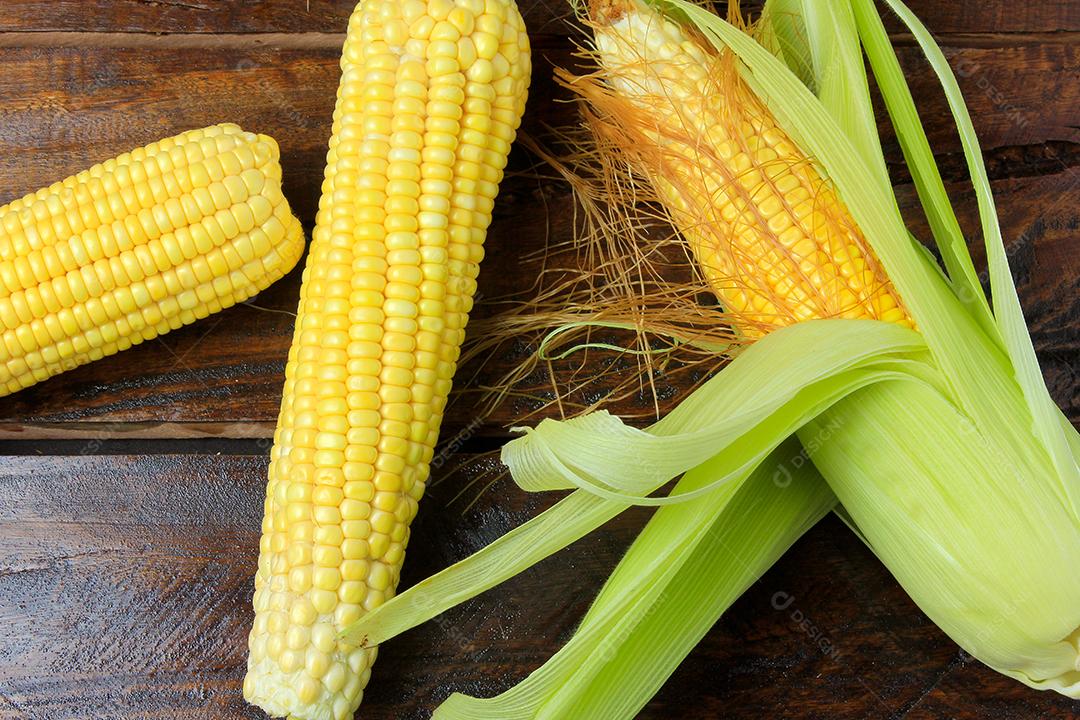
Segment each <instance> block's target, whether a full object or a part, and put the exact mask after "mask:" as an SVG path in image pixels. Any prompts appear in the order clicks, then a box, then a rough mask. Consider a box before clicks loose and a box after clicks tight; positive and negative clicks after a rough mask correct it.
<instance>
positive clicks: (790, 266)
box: [589, 0, 913, 337]
mask: <svg viewBox="0 0 1080 720" xmlns="http://www.w3.org/2000/svg"><path fill="white" fill-rule="evenodd" d="M591 15H592V20H593V30H594V37H595V42H596V53H597V56H598V59H599V60H600V62H601V64H602V67H603V72H602V76H603V79H604V81H605V82H606V83H607V84H608V87H610V88H611V89H612V90H613V91H614V92H612V93H602V92H601V93H593V94H591V95H590V96H589V99H590V100H592V101H593V106H594V108H596V109H598V110H599V111H600V112H602V113H603V114H604V117H603V118H600V120H601V121H602V122H601V123H600V124H601V125H602V126H605V129H606V131H607V132H615V133H619V134H621V135H622V137H621V138H619V141H618V142H617V143H613V144H615V145H618V146H619V147H621V148H625V150H624V151H625V152H626V153H628V154H629V155H631V156H632V163H633V165H634V166H635V167H637V168H638V169H639V170H640V171H641V172H643V173H645V174H646V175H647V176H648V177H649V180H650V181H651V182H652V185H653V187H654V188H655V189H656V191H657V192H658V194H659V195H660V199H661V201H662V203H663V205H664V206H665V207H666V208H667V209H668V211H669V212H670V213H671V215H672V219H673V220H674V222H675V224H676V226H677V227H679V229H680V231H681V232H682V234H683V235H684V236H685V237H686V238H687V240H688V242H689V244H690V247H691V248H692V250H693V253H694V255H695V257H696V259H697V262H698V265H699V267H700V269H701V271H702V273H703V274H704V275H705V279H706V280H707V281H708V282H709V284H710V286H711V287H712V289H713V291H714V292H715V293H716V295H717V296H718V298H719V299H720V301H721V304H722V305H723V306H724V308H725V309H726V310H727V311H728V312H729V313H731V314H732V315H733V316H734V317H735V318H736V321H737V324H738V326H739V328H740V329H741V330H742V331H743V332H744V333H745V334H746V335H747V336H750V337H754V336H759V335H762V334H764V333H766V332H768V331H770V330H773V329H776V328H779V327H783V326H785V325H790V324H792V323H795V322H799V321H803V320H810V319H813V318H864V319H865V318H872V319H879V320H886V321H892V322H898V323H900V324H903V325H908V326H912V325H913V322H912V321H911V319H910V318H909V317H908V315H907V312H906V311H905V310H904V307H903V304H902V303H901V301H900V298H899V297H898V295H897V294H896V292H895V290H894V288H893V286H892V283H891V282H890V281H889V280H888V278H887V277H886V276H885V274H884V272H883V271H882V269H881V268H880V265H879V263H878V262H877V260H876V258H875V257H874V254H873V252H872V251H871V249H870V248H869V246H868V245H867V243H866V240H865V238H864V237H863V235H862V233H861V231H860V230H859V227H858V225H857V224H856V223H855V221H854V219H853V218H852V217H851V215H850V213H849V212H848V209H847V208H846V207H845V206H844V204H843V202H842V201H841V200H840V199H839V197H837V195H836V193H835V191H834V190H833V189H832V187H831V185H830V184H829V183H828V182H827V181H826V180H825V179H824V178H823V177H822V176H821V174H820V173H819V171H818V170H817V168H816V167H815V166H814V164H813V163H812V162H811V161H810V159H809V158H808V157H807V156H806V155H805V154H804V153H803V152H802V150H801V149H799V147H798V146H797V145H796V144H795V142H793V141H792V139H791V138H790V137H789V136H788V134H787V133H786V132H785V131H784V130H783V129H782V128H781V127H780V126H779V125H778V124H777V122H776V119H775V118H774V116H773V114H772V112H771V111H770V110H769V109H768V107H766V106H765V104H764V103H763V102H762V101H761V99H760V98H758V96H757V95H756V94H754V93H753V92H752V91H751V90H750V89H749V88H748V87H747V86H746V85H745V83H744V82H742V81H741V80H740V78H739V76H738V70H737V68H736V67H735V64H734V59H733V58H730V57H725V56H721V55H719V54H717V53H716V52H715V51H714V50H712V48H711V47H707V46H706V44H704V43H701V42H699V41H698V40H697V39H695V38H692V37H690V36H688V35H687V33H686V31H685V30H684V29H683V28H682V27H681V26H679V25H678V24H676V23H674V22H672V21H671V20H669V19H667V18H665V17H664V16H662V15H660V14H659V13H656V12H653V11H650V10H646V9H644V8H642V7H641V6H639V4H638V3H635V2H632V1H629V2H627V1H624V0H599V1H598V2H594V3H593V6H592V8H591ZM627 103H629V104H630V107H626V105H627ZM702 218H708V221H707V222H702Z"/></svg>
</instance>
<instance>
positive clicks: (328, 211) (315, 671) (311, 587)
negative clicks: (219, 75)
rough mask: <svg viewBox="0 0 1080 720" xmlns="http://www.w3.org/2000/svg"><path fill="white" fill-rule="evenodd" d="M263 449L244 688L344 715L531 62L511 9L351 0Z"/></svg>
mask: <svg viewBox="0 0 1080 720" xmlns="http://www.w3.org/2000/svg"><path fill="white" fill-rule="evenodd" d="M341 67H342V78H341V84H340V87H339V89H338V101H337V108H336V110H335V113H334V129H333V137H332V138H331V140H330V150H329V153H328V156H327V168H326V179H325V182H324V184H323V197H322V201H321V203H320V208H319V214H318V218H317V224H316V229H315V234H314V237H313V241H312V245H311V253H310V256H309V259H308V263H307V268H306V269H305V272H304V282H303V287H302V290H301V298H300V306H299V310H298V317H297V321H296V334H295V336H294V340H293V345H292V349H291V350H290V353H289V362H288V365H287V367H286V373H285V375H286V380H285V390H284V397H283V398H282V404H281V414H280V417H279V421H278V428H277V432H276V433H275V437H274V447H273V451H272V453H271V465H270V471H269V483H268V485H267V495H266V508H265V516H264V518H263V526H262V531H263V534H262V541H261V544H260V554H259V567H258V573H257V575H256V577H255V597H254V605H255V622H254V626H253V628H252V631H251V636H250V641H249V647H250V656H249V660H248V673H247V677H246V679H245V681H244V695H245V697H246V698H247V699H248V700H249V701H250V702H252V703H254V704H257V705H259V706H261V707H262V708H264V709H265V710H267V711H268V712H270V713H271V714H273V715H279V716H280V715H287V716H290V717H294V718H299V719H300V720H331V719H332V720H343V719H344V718H348V717H350V716H351V715H352V713H353V711H354V710H355V709H356V708H357V706H358V705H359V704H360V700H361V696H362V693H363V689H364V687H365V686H366V684H367V682H368V679H369V677H370V674H371V664H372V662H373V661H374V660H375V654H376V649H375V648H363V647H359V646H357V645H351V644H348V643H344V642H340V641H339V639H338V633H339V631H341V630H342V629H344V628H345V627H346V626H347V625H348V624H349V623H351V622H353V621H354V620H356V619H357V618H358V617H360V615H361V614H362V613H363V612H365V611H367V610H370V609H372V608H375V607H378V606H379V605H380V604H381V603H382V602H383V601H385V600H386V599H387V598H389V597H391V596H392V595H393V594H394V589H395V587H396V585H397V582H398V576H399V573H400V570H401V564H402V559H403V557H404V554H405V545H406V543H407V542H408V539H409V523H410V521H411V520H412V519H413V517H414V515H415V514H416V510H417V502H418V501H419V499H420V496H421V495H422V494H423V491H424V485H425V482H426V480H427V477H428V470H429V463H430V462H431V460H432V455H433V452H434V446H435V442H436V439H437V437H438V431H439V423H440V420H441V418H442V414H443V409H444V407H445V404H446V400H447V393H448V392H449V390H450V385H451V379H452V376H453V374H454V370H455V366H456V362H457V359H458V355H459V351H460V344H461V342H462V339H463V336H464V330H465V323H466V321H467V319H468V314H469V311H470V310H471V308H472V303H473V294H474V292H475V290H476V276H477V271H478V267H479V262H480V260H481V258H482V256H483V241H484V236H485V234H486V231H487V227H488V225H489V223H490V222H491V212H492V207H493V203H494V200H495V196H496V193H497V192H498V185H499V182H500V180H501V179H502V175H503V168H504V167H505V165H506V162H507V156H508V154H509V152H510V145H511V142H512V141H513V139H514V135H515V132H516V130H517V128H518V125H519V123H520V121H521V115H522V113H523V111H524V105H525V98H526V93H527V89H528V83H529V76H530V75H529V73H530V61H529V45H528V38H527V37H526V34H525V27H524V23H523V22H522V19H521V16H520V15H519V14H518V11H517V8H516V7H515V5H514V3H513V2H512V1H509V0H459V1H458V2H456V3H455V2H452V1H451V0H426V1H425V0H406V1H405V2H400V1H399V0H364V2H362V3H360V5H359V6H357V8H356V11H355V12H354V13H353V15H352V18H351V19H350V21H349V32H348V36H347V39H346V42H345V48H344V52H343V56H342V61H341Z"/></svg>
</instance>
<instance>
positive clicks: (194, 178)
mask: <svg viewBox="0 0 1080 720" xmlns="http://www.w3.org/2000/svg"><path fill="white" fill-rule="evenodd" d="M303 246H304V238H303V231H302V229H301V227H300V223H299V221H297V220H296V218H294V217H293V215H292V213H291V211H290V210H289V205H288V203H287V202H286V200H285V198H284V196H283V195H282V194H281V168H280V166H279V165H278V150H277V145H276V144H275V143H274V141H273V140H272V139H271V138H269V137H266V136H264V135H255V134H252V133H246V132H243V131H242V130H241V129H240V128H239V127H237V126H235V125H218V126H215V127H209V128H206V129H202V130H193V131H190V132H186V133H183V134H181V135H178V136H176V137H173V138H168V139H166V140H162V141H160V142H156V143H151V144H150V145H147V146H146V147H144V148H140V149H137V150H133V151H132V152H130V153H126V154H124V155H121V156H120V157H118V158H116V159H113V160H109V161H107V162H105V163H102V164H100V165H96V166H94V167H92V168H90V169H89V170H86V171H85V172H82V173H79V174H78V175H75V176H73V177H69V178H68V179H66V180H64V181H63V182H59V183H56V184H55V185H52V186H50V187H47V188H44V189H42V190H39V191H38V192H36V193H34V194H32V195H27V196H26V197H24V198H22V199H20V200H16V201H14V202H12V203H11V204H9V205H6V206H4V207H3V208H0V331H2V333H3V342H0V395H7V394H9V393H13V392H16V391H18V390H21V389H23V388H26V387H29V386H30V385H33V384H34V383H36V382H40V381H42V380H45V379H47V378H49V377H52V376H53V375H56V374H58V373H60V372H63V371H65V370H70V369H72V368H74V367H77V366H79V365H83V364H85V363H88V362H90V361H91V360H97V359H98V358H102V357H105V356H107V355H112V354H114V353H116V352H119V351H121V350H124V349H127V348H129V347H131V346H132V345H137V344H139V343H141V342H142V341H143V340H150V339H153V338H154V337H157V336H158V335H162V334H164V333H167V332H168V331H169V330H175V329H176V328H179V327H181V326H183V325H186V324H188V323H192V322H194V321H195V320H197V319H199V318H204V317H206V316H207V315H210V314H211V313H215V312H218V311H219V310H221V309H223V308H226V307H229V306H231V305H233V304H235V303H238V302H242V301H244V300H246V299H248V298H250V297H252V296H253V295H255V294H257V293H258V292H259V291H260V290H263V289H264V288H266V287H268V286H269V285H270V284H271V283H273V282H274V281H275V280H277V279H278V278H280V277H281V276H282V275H284V274H285V273H287V272H288V271H289V270H290V269H291V268H292V267H293V266H294V265H295V264H296V262H297V261H298V260H299V259H300V255H301V254H302V252H303Z"/></svg>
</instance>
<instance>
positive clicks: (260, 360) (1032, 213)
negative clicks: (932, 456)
mask: <svg viewBox="0 0 1080 720" xmlns="http://www.w3.org/2000/svg"><path fill="white" fill-rule="evenodd" d="M271 4H272V3H271ZM564 44H565V43H564ZM285 45H287V43H286V44H285ZM951 52H952V61H953V63H954V65H955V66H956V67H957V69H958V72H959V73H960V74H961V76H962V77H961V80H962V82H964V83H965V84H966V85H967V86H968V88H967V90H968V91H967V96H968V98H969V102H970V104H971V107H972V113H973V115H974V117H975V119H976V122H977V125H978V128H979V131H980V137H981V139H982V141H983V144H984V146H985V147H986V148H988V152H989V154H990V158H991V160H992V161H993V160H994V159H995V158H998V159H999V161H998V162H997V163H996V164H995V163H993V162H992V168H993V169H994V170H995V173H996V175H997V176H999V177H1000V178H1002V179H1000V180H999V181H998V182H997V190H998V203H999V207H1000V209H1001V212H1002V216H1003V221H1004V226H1005V234H1006V237H1007V238H1009V239H1010V240H1014V241H1016V242H1017V243H1018V245H1017V246H1018V247H1023V248H1026V249H1025V250H1024V252H1022V253H1019V254H1017V255H1016V257H1014V263H1024V265H1023V267H1022V268H1021V267H1020V266H1019V265H1018V269H1020V270H1023V273H1022V275H1021V281H1022V285H1023V286H1022V288H1021V292H1022V295H1023V299H1024V300H1025V303H1026V305H1025V306H1026V307H1027V308H1028V310H1029V314H1030V319H1031V321H1032V323H1033V326H1034V328H1035V330H1036V340H1037V342H1038V344H1039V348H1040V350H1043V351H1044V352H1043V359H1044V363H1045V364H1046V368H1047V373H1048V376H1049V378H1050V382H1051V385H1052V386H1053V389H1054V391H1055V393H1056V395H1057V397H1058V398H1059V400H1060V401H1061V402H1062V403H1063V404H1064V405H1065V407H1066V409H1067V411H1068V412H1069V413H1070V416H1071V417H1073V418H1074V419H1075V418H1077V417H1080V415H1078V413H1080V407H1078V406H1080V399H1078V398H1077V397H1076V392H1077V391H1076V389H1075V388H1076V382H1075V377H1076V376H1077V374H1078V372H1080V371H1078V369H1077V361H1076V357H1077V355H1076V352H1075V350H1076V347H1077V344H1078V341H1077V334H1078V333H1080V318H1078V317H1077V312H1078V310H1077V307H1076V304H1075V303H1076V300H1075V298H1076V293H1075V283H1076V282H1077V280H1076V278H1077V277H1078V275H1080V270H1078V269H1077V265H1076V257H1077V254H1076V252H1075V247H1076V244H1075V243H1076V240H1075V233H1074V232H1072V230H1073V229H1075V227H1076V226H1077V223H1078V222H1080V218H1078V217H1077V214H1076V210H1075V208H1076V207H1077V200H1078V199H1080V191H1078V189H1077V187H1076V184H1075V182H1074V179H1075V169H1074V168H1075V167H1077V166H1080V152H1077V151H1076V148H1077V147H1078V144H1076V143H1075V142H1073V141H1075V140H1076V136H1077V133H1080V130H1077V129H1076V128H1078V127H1080V86H1078V85H1077V84H1076V83H1075V82H1073V78H1075V76H1076V74H1077V72H1080V50H1078V48H1077V47H1076V46H1070V45H1067V44H1062V43H1049V44H1041V45H1031V46H1022V47H1011V48H1006V49H986V48H966V49H960V48H954V49H952V50H951ZM901 54H902V56H903V57H904V58H906V61H905V64H906V65H908V66H909V70H910V71H911V72H912V74H913V75H914V76H915V77H916V78H917V80H916V81H915V82H914V83H913V90H914V92H915V94H916V97H917V98H919V99H920V107H921V108H922V110H923V112H924V117H925V118H926V120H927V124H928V127H929V128H930V135H931V140H932V141H933V142H934V144H935V147H936V148H938V149H939V150H941V151H942V152H944V153H946V160H947V164H948V165H949V166H951V167H953V168H955V167H957V162H956V158H955V157H949V156H948V153H955V151H956V148H957V140H956V138H955V136H954V134H953V133H952V131H951V130H950V129H949V128H950V125H949V123H948V122H947V120H946V119H945V117H944V106H943V102H944V101H943V99H942V98H941V96H940V93H939V91H938V90H937V88H936V87H935V86H934V85H933V83H932V82H931V81H930V80H928V79H927V69H926V68H925V67H921V66H920V63H919V62H918V61H917V60H916V59H915V58H916V57H917V52H916V51H915V50H914V49H913V48H906V49H903V48H902V52H901ZM536 59H537V68H536V72H535V78H534V87H533V94H532V98H531V101H530V106H529V112H528V115H527V120H526V131H527V132H529V133H530V134H532V135H534V136H539V135H542V133H543V132H544V130H543V128H544V127H545V125H557V124H567V123H572V122H573V121H574V115H573V113H574V108H573V106H572V105H569V104H566V103H560V102H555V101H554V100H555V99H556V98H561V97H564V95H563V94H562V93H561V92H560V90H559V89H558V88H556V87H555V85H554V83H553V82H552V79H551V68H552V65H553V64H559V65H566V64H569V63H571V62H572V59H571V57H570V53H569V50H568V49H567V48H566V47H564V46H558V45H556V46H554V47H552V49H550V50H544V51H543V52H540V53H537V58H536ZM0 63H2V64H3V66H4V67H5V68H6V69H7V72H6V73H5V75H4V77H3V78H0V150H3V152H2V153H0V202H4V201H7V200H10V199H12V198H14V197H18V196H19V195H21V194H24V193H25V192H27V191H29V190H32V189H34V188H37V187H39V186H43V185H46V184H48V183H50V182H53V181H55V180H57V179H59V178H62V177H64V176H66V175H69V174H72V173H74V172H77V171H78V170H81V169H83V168H85V167H87V166H89V165H91V164H93V163H94V162H97V161H100V160H102V159H104V158H107V157H111V156H113V155H116V154H118V153H120V152H123V151H125V150H128V149H130V148H131V147H133V146H136V145H139V144H142V143H145V142H149V141H151V140H153V139H156V138H159V137H164V136H167V135H171V134H174V133H176V132H179V131H181V130H183V129H187V128H190V127H195V126H201V125H208V124H212V123H216V122H221V121H226V120H228V121H233V122H238V123H240V124H241V125H242V126H244V127H245V128H248V129H252V130H257V131H259V132H265V133H268V134H270V135H272V136H274V137H275V138H276V139H277V140H278V142H279V144H280V146H281V147H282V154H283V167H284V185H285V191H286V194H287V196H288V197H289V198H290V201H291V202H292V204H293V206H294V208H295V209H296V211H297V212H298V214H299V215H300V216H301V218H302V219H303V220H304V221H305V224H306V225H307V226H308V227H310V226H311V224H312V222H313V219H314V208H315V204H316V202H317V199H318V194H319V185H320V182H321V177H322V169H323V158H324V155H325V144H326V138H327V137H328V136H329V116H330V113H331V109H332V107H333V98H334V92H335V88H336V85H337V74H338V70H337V51H336V50H335V49H332V45H328V46H325V47H322V46H310V47H309V46H305V47H303V48H291V47H287V46H269V47H256V46H252V47H244V46H243V44H241V45H240V46H237V45H235V43H231V42H230V43H228V44H224V45H221V44H217V45H211V46H208V47H205V48H201V47H195V46H190V45H187V44H181V45H179V46H165V47H162V48H161V49H159V50H155V51H150V50H149V49H148V48H146V47H142V46H140V47H122V46H121V47H108V48H92V49H82V48H79V47H46V46H34V47H25V46H18V45H12V44H9V45H8V46H6V47H5V46H4V44H3V37H2V36H0ZM987 83H989V84H987ZM237 87H242V88H243V89H244V91H243V92H237ZM1003 98H1008V102H1003ZM1017 143H1021V144H1020V145H1016V144H1017ZM1047 143H1054V145H1053V147H1055V148H1058V149H1059V152H1058V153H1057V154H1056V155H1055V154H1050V155H1048V154H1047V153H1045V152H1040V148H1046V147H1049V146H1048V145H1047ZM887 153H888V155H889V157H890V158H892V159H893V161H894V162H895V161H896V160H897V159H898V158H899V150H898V148H897V147H896V146H895V143H887ZM1030 155H1036V156H1038V157H1037V158H1035V159H1032V158H1031V157H1029V156H1030ZM531 167H532V161H531V159H530V158H529V157H528V156H527V155H526V153H524V152H523V151H521V150H517V151H515V154H514V158H513V160H512V165H511V171H512V174H511V177H510V178H508V180H507V181H506V183H505V184H504V186H503V188H502V193H501V196H500V199H499V202H498V203H497V205H496V220H495V223H494V225H493V227H492V231H491V233H490V237H489V240H488V254H489V257H488V259H487V260H486V261H485V265H484V268H483V270H482V272H481V292H482V294H483V297H484V298H487V299H488V300H489V301H490V300H491V299H494V298H498V297H501V296H503V295H505V294H506V293H508V292H511V291H513V290H517V289H519V288H520V286H521V284H522V283H521V278H522V273H525V276H528V274H529V272H530V270H529V269H528V268H527V267H522V265H521V261H520V259H521V257H522V256H524V255H525V254H526V253H528V252H530V251H534V250H536V249H538V248H540V247H542V246H543V244H544V242H545V239H547V238H550V239H551V240H552V241H555V242H558V241H562V240H566V239H569V238H570V237H572V228H571V227H570V222H569V220H570V218H569V214H567V213H560V212H552V208H558V207H565V206H566V204H567V203H568V202H569V196H568V194H567V190H566V188H565V187H562V186H560V185H558V184H553V183H550V182H548V181H542V180H540V179H538V178H537V175H536V173H535V172H532V171H531V170H530V168H531ZM1031 173H1035V174H1036V175H1037V176H1038V177H1037V178H1020V179H1017V180H1010V179H1008V178H1010V177H1011V176H1013V175H1016V174H1022V175H1029V174H1031ZM961 177H962V174H961ZM901 182H902V180H901ZM956 187H957V192H958V193H959V192H961V188H962V186H961V185H960V184H957V186H956ZM900 194H901V196H902V197H906V198H907V199H906V201H905V204H906V205H907V206H908V209H909V210H910V209H913V207H914V204H913V199H912V197H911V192H910V189H905V188H903V187H901V188H900ZM958 198H959V200H958V202H959V205H960V207H961V210H962V211H963V213H962V214H964V215H965V216H966V224H965V226H966V227H967V228H969V229H972V230H974V229H975V228H976V224H975V223H974V222H973V220H972V218H973V217H974V208H975V200H974V198H973V197H971V196H970V194H967V195H959V196H958ZM522 218H531V219H534V221H533V222H522ZM914 225H915V226H916V227H918V222H917V221H916V222H915V223H914ZM975 243H977V241H975ZM1044 246H1045V248H1046V250H1045V251H1044ZM1061 268H1064V270H1065V272H1064V273H1062V272H1060V270H1061ZM298 287H299V271H296V272H294V273H293V274H291V275H290V276H289V277H288V278H286V279H285V280H283V281H281V282H279V283H278V284H277V285H275V286H274V287H273V288H271V289H270V290H268V291H267V292H265V293H263V294H262V295H261V296H260V297H259V298H258V299H256V300H255V301H254V304H255V305H257V306H259V307H260V308H264V309H262V310H257V309H254V308H237V309H233V310H229V311H227V312H225V313H223V314H221V315H218V316H215V317H214V318H211V319H209V320H208V321H206V322H205V323H199V324H197V325H195V326H193V327H190V328H186V329H184V330H181V331H177V332H175V333H172V334H170V335H168V336H166V337H165V338H162V339H160V340H157V341H154V342H151V343H148V344H147V345H146V346H144V347H141V348H138V349H135V350H132V351H129V352H126V353H122V354H120V355H118V356H116V357H113V358H109V359H106V360H103V361H101V362H98V363H94V364H91V365H89V366H86V367H84V368H81V369H79V370H77V371H75V372H72V373H67V374H65V375H61V376H59V377H58V378H55V379H53V380H50V381H48V382H46V383H44V384H41V385H39V386H36V387H35V388H33V389H31V390H29V391H26V392H23V393H20V394H18V395H16V396H14V397H11V398H5V399H4V402H2V403H0V433H3V435H4V436H8V437H23V438H26V437H73V436H74V437H85V438H87V439H88V440H92V439H94V438H103V437H118V436H123V437H142V436H149V437H191V436H199V435H211V436H223V437H251V436H257V437H267V436H269V435H270V433H271V432H272V429H273V423H274V422H275V420H276V414H277V408H278V403H279V400H280V388H281V374H282V369H283V367H284V358H285V355H286V352H287V349H288V343H289V339H290V337H291V332H292V330H291V321H292V318H291V316H290V315H289V314H288V313H290V312H292V311H293V310H294V309H295V302H296V301H295V298H296V296H297V291H298ZM1070 291H1072V292H1071V294H1070ZM484 311H485V308H484V304H483V301H482V302H481V308H480V312H484ZM527 350H528V349H527V348H525V349H524V350H523V351H527ZM505 365H506V363H505V362H503V363H502V365H501V366H500V365H499V364H498V363H497V364H495V365H494V366H493V367H492V368H491V371H490V373H489V375H488V378H489V379H491V378H496V377H499V374H500V370H501V369H505ZM132 368H138V371H137V372H133V371H132ZM526 389H528V390H530V391H532V390H537V391H540V392H542V391H544V390H545V389H546V378H538V383H536V387H533V388H526ZM668 394H669V395H671V396H676V395H677V393H675V392H670V393H668ZM650 405H651V402H650V399H649V398H647V397H642V398H640V399H639V401H638V402H637V404H636V407H630V406H625V407H622V408H618V409H621V410H625V411H630V410H636V411H637V412H643V411H648V409H649V407H650ZM521 410H522V408H521V407H518V406H508V407H506V408H505V409H504V411H503V412H502V414H501V415H496V416H495V417H493V419H492V424H491V427H492V429H493V430H496V431H497V429H498V428H500V427H501V426H502V425H505V424H506V423H509V422H512V421H513V420H514V419H515V417H516V416H517V413H518V412H520V411H521ZM468 415H469V410H468V409H465V410H463V411H462V417H467V416H468ZM453 420H454V419H453V418H451V422H453Z"/></svg>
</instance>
